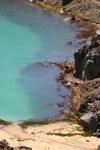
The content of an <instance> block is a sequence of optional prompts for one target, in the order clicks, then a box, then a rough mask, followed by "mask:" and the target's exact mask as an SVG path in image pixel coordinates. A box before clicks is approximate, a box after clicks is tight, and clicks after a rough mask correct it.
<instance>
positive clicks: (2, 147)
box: [0, 140, 32, 150]
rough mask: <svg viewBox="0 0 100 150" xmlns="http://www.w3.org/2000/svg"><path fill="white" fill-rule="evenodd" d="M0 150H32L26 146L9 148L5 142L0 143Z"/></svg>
mask: <svg viewBox="0 0 100 150" xmlns="http://www.w3.org/2000/svg"><path fill="white" fill-rule="evenodd" d="M0 150H32V148H30V147H26V146H19V147H11V146H10V145H9V143H8V142H7V141H6V140H2V141H0Z"/></svg>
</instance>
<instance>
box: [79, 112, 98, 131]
mask: <svg viewBox="0 0 100 150" xmlns="http://www.w3.org/2000/svg"><path fill="white" fill-rule="evenodd" d="M80 123H81V125H82V126H83V128H84V130H87V131H89V132H96V130H97V127H98V115H97V114H96V113H93V112H89V113H86V114H84V115H83V116H82V117H81V118H80Z"/></svg>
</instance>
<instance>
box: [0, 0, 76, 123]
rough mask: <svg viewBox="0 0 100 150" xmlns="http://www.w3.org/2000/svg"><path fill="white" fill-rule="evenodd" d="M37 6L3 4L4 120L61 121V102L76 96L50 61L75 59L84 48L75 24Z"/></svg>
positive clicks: (23, 1)
mask: <svg viewBox="0 0 100 150" xmlns="http://www.w3.org/2000/svg"><path fill="white" fill-rule="evenodd" d="M63 19H64V17H62V16H59V15H57V14H55V13H52V12H48V11H46V10H42V9H41V8H38V7H34V6H32V5H31V3H30V2H28V1H27V0H0V118H2V119H6V120H12V121H17V120H27V119H34V120H36V119H38V120H39V119H44V118H48V117H57V116H59V115H60V111H61V108H59V107H58V105H57V103H60V102H62V101H63V96H61V94H62V95H66V94H68V93H69V92H70V91H69V90H67V89H64V87H63V86H61V85H60V84H59V83H58V82H57V80H56V78H57V76H58V72H59V70H58V68H56V67H55V66H54V65H47V64H46V63H45V62H61V61H64V60H66V58H67V57H68V58H69V59H70V58H71V57H72V55H73V52H74V51H75V50H76V49H77V48H78V45H77V44H76V45H73V46H71V45H67V42H69V41H71V39H73V40H76V34H77V33H76V32H75V29H74V26H75V25H74V24H72V23H65V22H64V21H63Z"/></svg>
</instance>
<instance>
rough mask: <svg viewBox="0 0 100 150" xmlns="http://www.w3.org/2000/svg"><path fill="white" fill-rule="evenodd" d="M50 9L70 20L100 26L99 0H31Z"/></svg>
mask: <svg viewBox="0 0 100 150" xmlns="http://www.w3.org/2000/svg"><path fill="white" fill-rule="evenodd" d="M30 1H31V2H32V3H33V4H37V5H38V6H40V7H42V8H45V9H47V10H49V11H56V12H57V13H59V14H62V15H64V16H67V17H68V16H69V17H70V20H74V21H75V20H77V21H80V20H84V21H89V22H91V23H94V24H96V25H97V26H100V25H99V24H100V2H99V0H91V1H90V0H30Z"/></svg>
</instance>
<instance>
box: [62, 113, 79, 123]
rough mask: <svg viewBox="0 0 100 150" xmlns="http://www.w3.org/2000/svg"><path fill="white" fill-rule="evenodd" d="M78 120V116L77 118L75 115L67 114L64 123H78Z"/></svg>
mask: <svg viewBox="0 0 100 150" xmlns="http://www.w3.org/2000/svg"><path fill="white" fill-rule="evenodd" d="M76 120H77V119H76V116H75V114H67V115H66V116H65V117H64V119H63V121H67V122H73V121H76Z"/></svg>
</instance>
